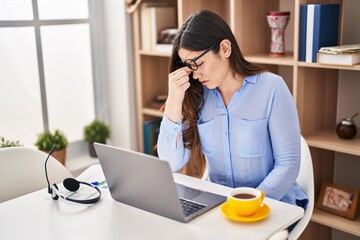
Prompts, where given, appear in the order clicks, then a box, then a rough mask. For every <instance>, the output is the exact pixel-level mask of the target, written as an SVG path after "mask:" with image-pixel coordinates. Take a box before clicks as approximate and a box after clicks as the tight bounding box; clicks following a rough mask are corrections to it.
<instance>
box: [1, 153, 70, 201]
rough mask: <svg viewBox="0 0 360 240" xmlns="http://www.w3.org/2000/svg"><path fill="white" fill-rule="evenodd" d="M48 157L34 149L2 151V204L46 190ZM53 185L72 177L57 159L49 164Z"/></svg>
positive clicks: (49, 173)
mask: <svg viewBox="0 0 360 240" xmlns="http://www.w3.org/2000/svg"><path fill="white" fill-rule="evenodd" d="M46 157H47V154H46V153H44V152H42V151H39V150H37V149H33V148H26V147H9V148H0V203H1V202H4V201H7V200H10V199H13V198H16V197H19V196H22V195H25V194H27V193H31V192H34V191H37V190H40V189H43V188H45V187H47V181H46V177H45V159H46ZM47 170H48V176H49V181H50V184H53V183H59V182H62V181H63V180H64V179H65V178H72V177H73V176H72V175H71V173H70V172H69V170H68V169H67V168H65V166H63V165H62V164H61V163H60V162H59V161H58V160H56V159H55V158H53V157H50V158H49V160H48V163H47Z"/></svg>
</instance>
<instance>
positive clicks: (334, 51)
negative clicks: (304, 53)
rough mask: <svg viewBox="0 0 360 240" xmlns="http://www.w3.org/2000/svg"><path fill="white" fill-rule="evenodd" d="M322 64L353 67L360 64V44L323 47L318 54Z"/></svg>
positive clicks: (318, 59)
mask: <svg viewBox="0 0 360 240" xmlns="http://www.w3.org/2000/svg"><path fill="white" fill-rule="evenodd" d="M317 62H318V63H322V64H333V65H345V66H352V65H354V64H358V63H360V44H351V45H341V46H332V47H322V48H320V50H319V52H318V54H317Z"/></svg>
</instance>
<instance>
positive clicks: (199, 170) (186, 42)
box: [169, 10, 265, 177]
mask: <svg viewBox="0 0 360 240" xmlns="http://www.w3.org/2000/svg"><path fill="white" fill-rule="evenodd" d="M224 39H228V40H229V41H230V42H231V55H230V57H229V61H230V66H231V69H232V71H233V74H234V76H235V74H239V75H242V76H251V75H254V74H257V73H260V72H263V71H265V69H264V68H262V67H260V66H258V65H255V64H252V63H250V62H248V61H246V60H245V58H244V57H243V55H242V53H241V51H240V48H239V46H238V44H237V41H236V39H235V36H234V35H233V33H232V31H231V29H230V27H229V26H228V24H227V23H226V22H225V21H224V20H223V19H222V18H221V17H220V16H218V15H217V14H215V13H213V12H211V11H208V10H204V11H200V12H197V13H194V14H192V15H191V16H190V17H189V18H188V19H187V20H186V21H185V22H184V23H183V25H182V26H181V28H180V30H179V32H178V34H177V36H176V38H175V40H174V46H173V49H172V55H171V59H170V65H169V72H170V73H171V72H173V71H175V70H176V69H177V68H179V64H180V66H182V64H181V63H182V62H181V59H180V57H179V55H178V50H179V49H180V48H185V49H187V50H191V51H203V50H205V49H208V48H209V47H210V46H212V45H213V44H215V43H220V42H221V41H222V40H224ZM219 50H220V46H219V44H217V45H216V46H215V47H214V48H213V49H212V51H214V52H215V53H219ZM203 101H204V99H203V86H202V85H201V83H200V82H199V81H198V80H197V79H194V78H193V77H192V74H190V87H189V88H188V90H186V92H185V97H184V101H183V104H182V115H183V122H184V124H186V125H187V126H186V127H185V128H184V129H183V141H184V145H185V147H186V148H189V149H191V156H190V160H189V162H188V164H187V165H186V166H185V168H184V169H183V170H182V172H184V173H186V174H188V175H191V176H195V177H201V176H202V174H203V172H204V168H205V165H206V161H205V157H204V155H203V153H202V149H201V142H200V137H199V133H198V129H197V120H198V119H199V115H198V112H199V110H200V109H201V107H202V104H203Z"/></svg>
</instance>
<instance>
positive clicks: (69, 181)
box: [45, 146, 101, 204]
mask: <svg viewBox="0 0 360 240" xmlns="http://www.w3.org/2000/svg"><path fill="white" fill-rule="evenodd" d="M55 150H56V147H55V146H54V147H52V149H51V151H50V153H49V155H48V156H47V158H46V160H45V176H46V181H47V183H48V193H49V194H51V197H52V199H54V200H58V199H59V197H60V198H62V199H64V200H66V201H70V202H75V203H80V204H93V203H96V202H98V201H99V200H100V197H101V191H100V189H99V188H98V187H96V186H94V185H92V184H90V183H87V182H80V181H78V180H76V179H75V178H66V179H65V180H64V181H63V185H64V187H65V188H66V189H67V190H69V191H71V192H76V191H77V190H79V188H80V184H84V185H86V186H89V187H91V188H94V189H95V190H96V191H97V192H98V193H99V194H96V195H98V196H97V197H95V198H89V199H85V200H79V199H73V198H71V197H65V196H64V195H63V194H61V192H60V191H59V187H58V186H57V185H56V184H55V183H54V184H53V185H52V186H50V182H49V178H48V173H47V167H46V164H47V161H48V160H49V157H50V156H51V154H52V153H53V152H54V151H55Z"/></svg>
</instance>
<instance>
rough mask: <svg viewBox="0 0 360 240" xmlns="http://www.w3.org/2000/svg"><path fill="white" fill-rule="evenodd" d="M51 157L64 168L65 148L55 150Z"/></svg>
mask: <svg viewBox="0 0 360 240" xmlns="http://www.w3.org/2000/svg"><path fill="white" fill-rule="evenodd" d="M52 156H53V157H54V158H56V159H57V160H58V161H59V162H60V163H61V164H62V165H64V166H65V159H66V148H63V149H60V150H56V151H55V152H53V154H52Z"/></svg>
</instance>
